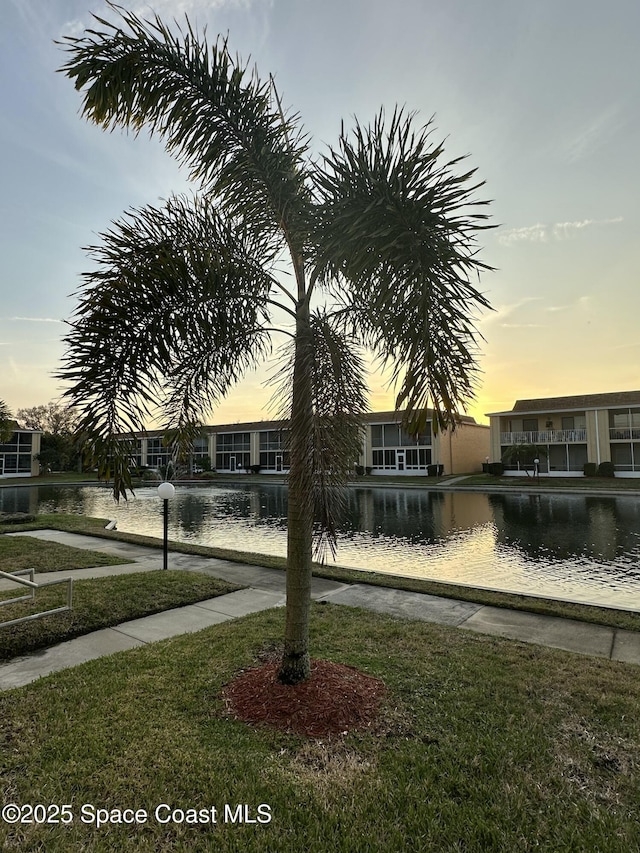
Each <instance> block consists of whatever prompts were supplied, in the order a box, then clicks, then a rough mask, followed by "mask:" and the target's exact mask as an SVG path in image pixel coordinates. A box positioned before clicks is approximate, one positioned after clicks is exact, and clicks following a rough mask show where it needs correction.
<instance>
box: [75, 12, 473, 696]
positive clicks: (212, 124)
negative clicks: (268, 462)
mask: <svg viewBox="0 0 640 853" xmlns="http://www.w3.org/2000/svg"><path fill="white" fill-rule="evenodd" d="M110 8H111V9H112V10H114V11H115V12H116V13H117V14H118V15H119V16H120V19H119V20H118V22H117V23H115V24H112V23H110V22H108V21H105V20H103V19H100V18H98V19H97V20H98V22H99V23H100V24H101V25H102V27H103V28H104V29H102V30H101V31H96V30H90V31H88V32H86V33H85V34H84V36H83V37H82V38H75V37H69V38H67V39H65V45H66V48H67V50H68V54H69V58H68V62H67V63H66V64H65V66H64V67H63V69H62V70H63V71H64V72H65V73H66V74H67V76H68V77H70V78H71V79H72V80H74V82H75V85H76V88H77V89H78V90H82V93H83V98H84V104H83V113H84V115H85V116H86V117H87V118H88V119H89V120H91V121H93V122H94V123H96V124H97V125H99V126H101V127H103V128H108V129H113V128H115V127H117V126H120V127H128V128H132V129H133V130H135V131H136V132H139V131H140V130H142V129H143V128H147V129H148V130H149V132H151V133H153V134H156V135H158V136H160V137H162V138H163V139H164V141H165V144H166V147H167V149H168V150H169V151H170V152H171V153H173V154H175V155H176V156H177V157H178V159H179V160H180V162H181V163H183V164H184V165H186V166H187V167H188V169H189V170H190V174H191V178H192V179H193V180H194V181H197V183H198V184H199V188H200V191H201V192H200V195H197V196H195V197H193V198H190V197H189V198H188V197H180V198H176V197H173V198H171V199H169V200H168V201H167V202H166V203H165V204H164V206H162V207H146V208H143V209H141V210H135V211H131V212H130V213H129V214H128V215H127V217H126V218H125V219H123V220H122V221H121V222H118V223H116V224H115V225H114V227H113V228H112V230H110V231H108V232H107V233H105V234H103V235H102V244H101V245H100V246H98V247H93V249H92V250H91V252H92V258H93V260H94V261H95V262H96V263H95V267H94V270H93V272H90V273H88V274H87V275H86V276H85V280H84V287H83V288H82V291H81V294H80V302H79V307H78V308H77V310H76V313H75V317H74V319H73V320H72V322H71V324H70V325H71V331H70V333H69V335H68V336H67V341H66V342H67V352H66V355H65V361H64V366H63V368H62V369H61V371H60V374H59V376H60V377H61V378H62V379H63V380H65V381H66V382H68V383H69V385H70V387H69V390H68V392H67V398H68V399H70V400H72V401H73V403H74V404H76V405H77V406H78V407H80V408H81V410H82V422H81V425H82V429H83V431H84V432H85V433H86V435H87V437H88V445H89V446H90V447H91V448H92V450H93V453H94V458H95V459H96V461H97V464H98V465H99V470H100V471H101V472H102V473H103V475H105V476H110V475H111V476H113V482H114V491H115V494H116V495H117V496H123V497H126V495H127V491H128V490H129V489H130V488H131V474H130V465H131V455H130V451H129V449H128V448H127V447H126V444H125V442H123V441H122V440H121V439H120V438H119V436H121V435H122V434H123V433H128V432H131V431H137V430H140V429H143V428H144V426H145V422H146V421H147V420H148V419H149V417H150V415H151V416H156V417H157V416H158V407H160V417H162V419H163V421H164V424H165V425H166V426H167V427H171V428H173V429H175V430H176V434H177V435H178V436H179V437H180V439H181V440H184V442H185V444H186V443H188V442H190V441H191V439H192V438H193V436H194V435H195V434H197V431H198V429H199V426H200V424H201V422H202V419H203V417H204V416H205V413H208V412H209V411H210V407H211V405H212V403H215V402H216V401H218V400H220V399H221V398H222V397H224V395H225V394H226V393H227V391H228V390H229V388H230V387H231V386H233V385H234V384H235V383H236V382H237V381H238V380H239V379H240V378H241V377H242V375H243V374H244V373H245V371H246V370H247V369H248V368H250V367H252V366H255V365H259V364H262V363H263V362H264V360H265V357H266V356H267V355H268V354H269V353H270V351H271V347H272V340H271V335H272V333H273V332H274V328H275V329H276V331H279V332H282V333H283V334H284V335H285V336H286V339H287V340H289V341H290V342H291V343H290V347H289V348H288V350H287V352H288V355H287V358H286V359H285V363H284V367H283V372H282V382H281V384H280V386H279V387H280V395H279V401H280V403H281V413H280V414H281V416H282V417H283V419H284V418H286V419H287V421H288V423H289V436H290V441H289V454H290V457H289V458H290V466H289V476H288V523H287V531H288V539H287V607H286V628H285V643H284V655H283V658H282V662H281V665H280V671H279V678H280V680H281V681H282V682H285V683H289V684H295V683H297V682H299V681H302V680H304V679H306V678H307V677H308V676H309V672H310V659H309V611H310V601H311V567H312V556H313V542H314V533H315V534H316V539H315V542H316V549H317V550H316V553H317V554H320V556H323V554H324V550H325V548H326V547H327V546H328V547H329V548H331V549H332V550H333V549H334V548H335V543H336V495H338V496H339V495H340V493H341V487H342V486H343V485H344V483H345V482H346V478H347V477H348V475H349V474H350V473H351V471H352V470H353V465H354V462H355V461H356V459H357V456H358V453H359V450H360V447H361V428H362V419H363V415H364V413H365V412H366V410H367V384H366V375H365V363H364V358H363V352H364V350H365V348H368V349H369V350H370V351H372V352H374V353H375V354H376V355H377V356H378V357H379V359H380V362H381V363H382V364H383V365H386V366H388V367H390V368H391V372H392V376H393V379H394V381H395V382H396V383H397V384H396V387H397V388H398V393H397V397H396V408H397V409H403V410H404V412H405V414H404V426H405V427H406V428H407V430H408V431H409V432H412V433H416V434H417V433H419V432H421V431H422V430H423V429H424V427H425V424H426V420H427V412H426V409H427V405H430V406H431V407H432V408H433V409H434V410H435V420H436V421H437V425H438V427H444V426H446V425H448V424H455V421H456V414H455V413H456V411H459V410H462V409H464V407H465V404H466V403H467V402H468V401H469V400H470V399H471V398H472V397H473V391H474V386H475V379H476V376H477V365H476V355H477V346H476V343H477V331H476V329H475V325H474V318H475V314H476V312H477V310H479V309H480V308H482V307H487V306H488V302H487V300H486V298H485V297H484V296H483V295H482V294H481V293H480V292H479V291H478V290H477V289H476V288H475V287H474V286H473V285H472V283H471V282H472V279H473V278H474V277H477V276H478V274H479V273H480V272H481V271H482V270H486V269H489V267H487V265H486V264H483V263H482V262H481V261H480V260H479V258H478V247H477V244H476V239H477V234H478V232H479V231H481V230H482V229H483V228H486V227H488V226H487V225H486V224H485V222H484V220H486V218H487V214H486V213H484V212H483V210H484V208H482V207H481V206H482V205H485V204H486V203H487V202H485V201H479V200H476V198H475V190H477V189H478V187H479V186H481V184H480V183H474V181H473V180H472V178H473V175H474V171H473V170H467V171H465V170H461V169H459V168H458V167H459V164H460V159H456V160H452V161H450V162H447V161H443V160H442V154H443V145H442V144H441V143H440V144H439V143H436V142H435V141H434V140H433V138H432V137H433V132H434V131H433V128H432V127H431V124H430V123H427V124H426V125H425V126H422V127H420V126H416V124H415V121H414V117H413V116H412V115H409V114H407V113H405V112H404V111H403V110H402V109H396V110H395V111H393V113H392V114H391V116H387V115H385V113H384V111H381V112H380V113H379V115H378V116H377V117H376V118H375V120H374V121H373V123H372V124H371V125H369V126H363V125H361V124H359V123H358V122H356V124H355V129H354V132H353V133H352V134H349V133H347V132H346V131H345V130H344V128H343V130H342V132H341V134H340V137H339V141H338V145H337V147H336V149H329V151H328V153H327V154H326V155H325V156H324V158H319V157H315V156H313V154H312V152H311V151H310V143H309V139H308V137H306V135H305V134H304V133H303V132H302V130H301V128H300V123H299V119H298V117H297V116H291V115H285V113H284V111H283V110H282V107H281V103H280V98H279V96H278V94H277V92H276V90H275V86H274V85H273V80H272V79H270V80H268V81H266V82H262V81H261V80H260V79H259V77H258V76H257V73H256V72H249V71H248V70H247V68H246V67H244V66H241V65H240V64H239V63H238V61H236V60H234V59H233V57H232V56H231V54H230V52H229V51H228V49H227V44H226V41H218V42H216V43H215V44H214V45H212V46H210V45H208V44H207V42H206V40H205V39H204V38H202V39H199V38H198V36H197V34H196V33H195V31H194V29H193V27H192V26H191V24H190V23H189V22H188V21H187V24H186V27H185V28H184V30H181V31H179V32H178V33H176V32H174V31H172V30H170V29H169V28H168V27H167V26H166V25H165V24H164V23H163V22H162V21H161V20H160V18H158V17H157V16H154V18H153V19H152V20H150V21H144V20H141V19H140V18H138V17H137V16H136V15H134V14H132V13H129V12H126V11H125V10H123V9H122V8H121V7H117V6H115V5H113V4H110ZM285 264H286V266H285ZM282 317H284V318H285V322H284V323H282V322H281V318H282Z"/></svg>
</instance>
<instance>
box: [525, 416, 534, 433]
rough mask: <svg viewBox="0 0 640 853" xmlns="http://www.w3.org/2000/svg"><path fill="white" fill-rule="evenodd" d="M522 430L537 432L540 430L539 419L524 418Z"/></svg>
mask: <svg viewBox="0 0 640 853" xmlns="http://www.w3.org/2000/svg"><path fill="white" fill-rule="evenodd" d="M522 431H523V432H537V431H538V419H537V418H523V419H522Z"/></svg>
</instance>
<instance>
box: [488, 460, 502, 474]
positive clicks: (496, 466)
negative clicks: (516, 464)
mask: <svg viewBox="0 0 640 853" xmlns="http://www.w3.org/2000/svg"><path fill="white" fill-rule="evenodd" d="M489 473H490V474H492V475H493V476H494V477H502V475H503V474H504V465H503V464H502V462H489Z"/></svg>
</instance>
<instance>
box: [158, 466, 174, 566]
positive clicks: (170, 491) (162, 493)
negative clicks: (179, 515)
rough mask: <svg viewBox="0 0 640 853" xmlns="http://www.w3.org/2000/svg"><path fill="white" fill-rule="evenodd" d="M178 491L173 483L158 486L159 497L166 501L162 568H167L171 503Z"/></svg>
mask: <svg viewBox="0 0 640 853" xmlns="http://www.w3.org/2000/svg"><path fill="white" fill-rule="evenodd" d="M175 493H176V490H175V486H174V485H173V483H160V485H159V486H158V497H159V498H160V499H161V500H162V501H164V542H163V548H162V568H163V569H166V568H167V558H168V554H169V501H170V499H171V498H172V497H173V496H174V495H175Z"/></svg>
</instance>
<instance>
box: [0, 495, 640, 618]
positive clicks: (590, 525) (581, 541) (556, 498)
mask: <svg viewBox="0 0 640 853" xmlns="http://www.w3.org/2000/svg"><path fill="white" fill-rule="evenodd" d="M38 509H39V511H41V512H72V513H79V514H85V515H91V516H97V517H99V518H116V519H117V521H118V528H119V529H120V530H129V531H133V532H136V533H143V534H148V535H152V536H159V535H160V533H161V517H162V513H161V502H160V500H159V499H158V497H157V491H156V489H155V487H154V488H145V489H141V490H140V491H139V492H138V493H137V494H136V497H135V499H133V500H130V501H128V502H127V503H121V504H119V505H117V504H115V503H114V501H113V499H112V497H111V492H110V490H109V489H107V488H104V487H102V488H96V487H86V486H85V487H44V488H43V487H40V488H38V487H34V486H20V487H11V488H2V489H0V510H2V511H4V512H16V511H19V512H36V511H37V510H38ZM286 517H287V492H286V488H285V487H284V486H280V485H275V484H274V485H269V484H268V483H267V484H264V485H263V484H261V485H259V486H258V485H246V486H244V485H242V484H241V483H239V484H238V485H237V486H235V485H229V486H225V487H220V486H206V487H192V488H189V487H179V489H178V490H177V492H176V498H175V499H174V500H173V501H171V503H170V532H169V535H170V536H171V538H173V539H178V540H182V541H187V542H194V543H200V544H205V545H216V546H219V547H224V548H232V549H236V550H249V551H256V552H260V553H265V554H277V555H284V553H285V550H286ZM639 531H640V501H639V500H638V499H637V498H633V497H629V496H626V497H625V496H621V497H616V498H608V497H598V496H583V495H555V494H554V495H544V494H539V495H526V494H500V495H485V494H478V493H461V492H445V491H442V492H435V491H422V490H417V489H399V488H393V489H388V488H367V489H352V490H350V491H349V492H348V499H347V504H346V507H345V513H344V517H343V519H342V524H341V533H340V541H339V550H338V558H337V562H338V563H339V564H341V565H345V566H352V567H354V568H361V569H372V570H375V571H379V572H390V573H394V574H402V575H410V576H417V577H432V578H436V579H439V580H449V581H456V582H461V583H469V584H473V585H479V586H488V587H497V588H500V589H507V590H512V591H519V592H530V593H536V594H541V595H551V596H556V597H559V598H573V599H576V600H580V601H590V602H593V603H603V604H617V605H619V606H626V607H633V608H635V607H639V608H640V532H639Z"/></svg>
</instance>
